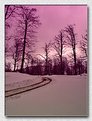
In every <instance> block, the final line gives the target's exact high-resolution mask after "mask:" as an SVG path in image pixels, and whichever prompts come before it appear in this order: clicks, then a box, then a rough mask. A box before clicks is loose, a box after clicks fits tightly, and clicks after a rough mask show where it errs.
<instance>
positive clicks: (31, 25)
mask: <svg viewBox="0 0 92 121" xmlns="http://www.w3.org/2000/svg"><path fill="white" fill-rule="evenodd" d="M41 24H43V23H42V21H40V16H39V15H38V12H37V9H36V8H30V7H29V6H22V5H16V6H15V5H12V6H11V5H6V6H5V56H6V62H5V71H14V72H15V71H19V72H21V73H28V74H32V75H52V74H54V75H55V74H56V75H64V74H66V75H78V74H82V73H87V56H88V53H87V41H88V37H87V32H86V31H85V30H84V31H85V35H81V40H77V39H76V36H78V33H77V34H76V32H75V27H77V26H75V25H66V26H65V28H63V29H62V28H60V30H59V32H58V35H56V36H55V37H52V41H51V42H48V43H47V42H45V43H44V47H43V51H44V53H43V54H42V53H38V54H35V49H36V42H37V31H38V29H39V27H40V26H41ZM11 28H12V29H13V31H14V32H12V31H11V30H12V29H11ZM48 29H49V27H48ZM53 38H54V39H53ZM38 43H39V42H38ZM77 47H79V53H82V54H80V57H78V56H77V55H78V51H77ZM39 48H41V47H39ZM67 48H70V51H71V54H70V55H67V56H64V54H65V50H66V51H68V50H67ZM51 50H53V51H55V55H53V58H52V57H51V56H50V52H51ZM67 53H68V52H67ZM33 55H34V56H33ZM38 55H39V57H38ZM68 56H69V57H68Z"/></svg>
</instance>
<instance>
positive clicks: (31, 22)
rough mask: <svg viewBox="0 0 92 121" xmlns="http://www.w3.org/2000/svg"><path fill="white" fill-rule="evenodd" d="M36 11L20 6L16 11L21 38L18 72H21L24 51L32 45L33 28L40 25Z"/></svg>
mask: <svg viewBox="0 0 92 121" xmlns="http://www.w3.org/2000/svg"><path fill="white" fill-rule="evenodd" d="M36 11H37V10H36V9H35V8H29V7H28V6H20V10H19V11H18V13H17V14H18V15H19V18H18V19H19V20H18V28H19V30H18V33H19V34H20V35H19V37H20V38H21V39H22V42H23V52H22V61H21V70H20V72H23V67H24V62H25V54H26V51H28V50H30V49H31V48H32V46H34V43H35V41H34V40H35V39H34V38H35V36H34V33H36V31H35V29H37V27H38V26H39V25H40V22H39V16H36ZM28 48H29V49H28Z"/></svg>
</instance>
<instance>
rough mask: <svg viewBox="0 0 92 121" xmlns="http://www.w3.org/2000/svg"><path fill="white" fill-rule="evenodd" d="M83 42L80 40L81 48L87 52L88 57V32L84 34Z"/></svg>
mask: <svg viewBox="0 0 92 121" xmlns="http://www.w3.org/2000/svg"><path fill="white" fill-rule="evenodd" d="M82 39H83V40H82V42H80V45H81V50H82V51H83V52H84V53H85V57H88V53H87V42H88V37H87V33H86V34H85V35H84V36H82Z"/></svg>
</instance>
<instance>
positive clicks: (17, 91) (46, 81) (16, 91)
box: [5, 77, 52, 97]
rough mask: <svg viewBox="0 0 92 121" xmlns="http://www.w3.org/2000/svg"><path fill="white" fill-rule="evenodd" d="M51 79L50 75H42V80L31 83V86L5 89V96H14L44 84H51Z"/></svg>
mask: <svg viewBox="0 0 92 121" xmlns="http://www.w3.org/2000/svg"><path fill="white" fill-rule="evenodd" d="M51 81H52V79H50V78H48V77H42V81H40V82H38V83H35V84H32V85H29V86H25V87H20V88H16V89H12V90H8V91H5V97H10V96H13V95H17V94H21V93H24V92H26V91H30V90H33V89H37V88H39V87H42V86H45V85H47V84H49V83H50V82H51Z"/></svg>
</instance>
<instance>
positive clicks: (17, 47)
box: [9, 37, 22, 71]
mask: <svg viewBox="0 0 92 121" xmlns="http://www.w3.org/2000/svg"><path fill="white" fill-rule="evenodd" d="M21 52H22V43H21V41H20V40H19V39H18V38H17V37H15V38H14V43H13V45H12V46H10V48H9V56H10V57H11V58H12V59H13V60H14V71H16V66H17V63H19V61H20V60H21Z"/></svg>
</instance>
